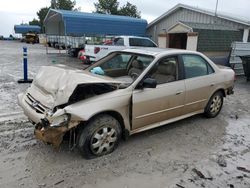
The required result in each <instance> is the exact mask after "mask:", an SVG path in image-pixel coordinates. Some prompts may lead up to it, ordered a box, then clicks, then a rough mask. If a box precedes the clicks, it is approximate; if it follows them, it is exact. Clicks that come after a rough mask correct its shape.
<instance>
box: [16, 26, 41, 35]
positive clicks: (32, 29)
mask: <svg viewBox="0 0 250 188" xmlns="http://www.w3.org/2000/svg"><path fill="white" fill-rule="evenodd" d="M14 30H15V33H20V34H26V33H29V32H33V33H40V32H41V27H40V26H38V25H15V26H14Z"/></svg>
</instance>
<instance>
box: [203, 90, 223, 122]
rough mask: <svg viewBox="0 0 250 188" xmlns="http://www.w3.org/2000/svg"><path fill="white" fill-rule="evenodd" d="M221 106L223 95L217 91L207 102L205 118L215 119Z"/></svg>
mask: <svg viewBox="0 0 250 188" xmlns="http://www.w3.org/2000/svg"><path fill="white" fill-rule="evenodd" d="M222 106H223V94H222V92H220V91H217V92H216V93H214V94H213V96H212V97H211V98H210V100H209V101H208V104H207V106H206V108H205V113H204V114H205V116H206V117H208V118H214V117H216V116H217V115H218V114H219V113H220V111H221V108H222Z"/></svg>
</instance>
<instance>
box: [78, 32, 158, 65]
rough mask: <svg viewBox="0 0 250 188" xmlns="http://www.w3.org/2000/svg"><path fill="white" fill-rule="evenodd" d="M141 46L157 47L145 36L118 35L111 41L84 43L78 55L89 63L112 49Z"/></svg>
mask: <svg viewBox="0 0 250 188" xmlns="http://www.w3.org/2000/svg"><path fill="white" fill-rule="evenodd" d="M141 47H143V48H145V47H157V45H156V44H155V43H154V42H153V41H152V40H151V39H149V38H147V37H137V36H118V37H115V38H114V39H113V40H112V41H106V42H105V43H104V44H103V45H90V44H86V45H85V49H84V51H83V52H81V54H80V55H78V57H79V58H80V59H81V60H84V63H86V64H89V63H91V62H96V61H98V60H99V59H101V58H103V57H104V56H106V55H108V54H109V53H110V52H113V51H119V50H123V49H128V48H141ZM83 56H84V57H83Z"/></svg>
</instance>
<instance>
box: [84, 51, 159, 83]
mask: <svg viewBox="0 0 250 188" xmlns="http://www.w3.org/2000/svg"><path fill="white" fill-rule="evenodd" d="M153 59H154V57H152V56H148V55H143V54H134V53H125V52H114V53H111V54H110V55H108V56H107V57H105V58H103V59H101V60H100V61H98V62H97V63H95V64H94V65H92V66H91V67H89V68H88V70H89V71H90V72H91V73H93V74H98V75H102V76H108V77H111V78H113V79H115V80H118V81H121V82H122V83H124V84H125V85H127V86H128V85H130V84H132V83H133V82H134V81H135V80H136V79H137V78H138V77H139V76H140V74H141V73H142V72H143V70H145V69H146V68H147V66H148V65H149V64H150V63H151V62H152V61H153Z"/></svg>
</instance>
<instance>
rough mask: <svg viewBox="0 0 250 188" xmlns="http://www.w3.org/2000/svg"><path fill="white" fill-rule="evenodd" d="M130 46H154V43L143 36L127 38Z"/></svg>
mask: <svg viewBox="0 0 250 188" xmlns="http://www.w3.org/2000/svg"><path fill="white" fill-rule="evenodd" d="M129 45H130V46H144V47H156V45H155V44H154V43H153V42H152V41H151V40H149V39H143V38H129Z"/></svg>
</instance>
